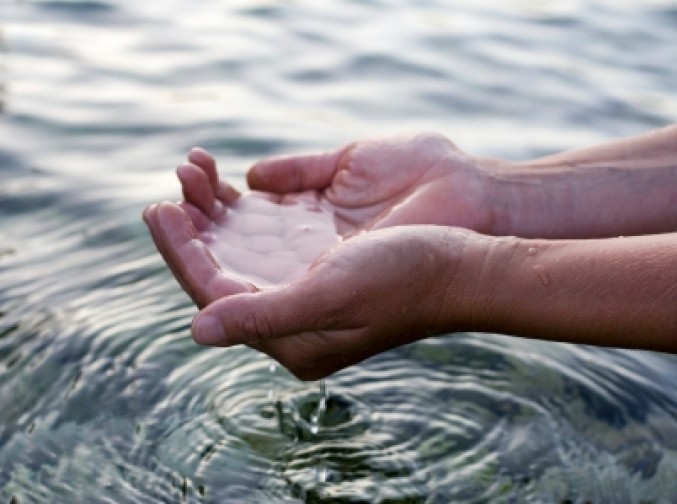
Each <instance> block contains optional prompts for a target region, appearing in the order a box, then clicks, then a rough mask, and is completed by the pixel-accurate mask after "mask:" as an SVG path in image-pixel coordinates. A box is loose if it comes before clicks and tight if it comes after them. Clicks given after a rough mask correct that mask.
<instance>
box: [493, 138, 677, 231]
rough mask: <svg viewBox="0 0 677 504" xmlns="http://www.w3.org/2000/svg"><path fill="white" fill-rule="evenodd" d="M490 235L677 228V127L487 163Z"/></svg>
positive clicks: (676, 229)
mask: <svg viewBox="0 0 677 504" xmlns="http://www.w3.org/2000/svg"><path fill="white" fill-rule="evenodd" d="M489 166H490V172H491V181H492V182H491V184H492V191H491V205H492V206H493V209H494V210H493V211H494V214H495V216H496V217H495V228H494V230H493V231H494V234H496V235H503V236H506V235H516V236H524V237H541V238H592V237H611V236H621V235H637V234H651V233H665V232H673V231H677V126H671V127H668V128H664V129H661V130H658V131H655V132H652V133H649V134H646V135H642V136H639V137H633V138H629V139H624V140H619V141H616V142H612V143H609V144H604V145H600V146H596V147H592V148H587V149H581V150H575V151H570V152H565V153H562V154H557V155H554V156H549V157H545V158H541V159H537V160H534V161H530V162H526V163H496V162H495V163H491V162H489Z"/></svg>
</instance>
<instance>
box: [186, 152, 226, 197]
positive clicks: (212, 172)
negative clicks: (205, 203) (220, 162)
mask: <svg viewBox="0 0 677 504" xmlns="http://www.w3.org/2000/svg"><path fill="white" fill-rule="evenodd" d="M188 161H190V162H191V163H192V164H194V165H195V166H197V167H198V168H201V169H202V170H203V171H204V172H205V174H206V175H207V179H208V180H209V184H210V185H211V186H212V190H213V191H214V192H216V186H217V185H218V182H219V174H218V172H217V170H216V161H215V160H214V157H213V156H212V155H211V154H210V153H209V152H207V151H206V150H204V149H202V148H200V147H194V148H192V149H191V150H190V152H189V153H188Z"/></svg>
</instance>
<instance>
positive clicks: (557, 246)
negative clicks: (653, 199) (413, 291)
mask: <svg viewBox="0 0 677 504" xmlns="http://www.w3.org/2000/svg"><path fill="white" fill-rule="evenodd" d="M456 281H457V282H461V283H462V284H463V285H464V287H460V289H462V291H461V293H459V291H453V290H450V291H449V292H450V293H451V297H448V298H447V299H445V305H446V307H447V313H449V314H451V313H453V306H454V305H456V304H457V303H458V299H456V300H455V299H454V296H456V297H457V298H458V297H459V296H461V297H463V299H464V300H466V301H467V300H468V299H470V300H472V301H473V302H472V303H471V304H470V305H471V306H473V313H472V316H471V317H470V318H468V319H467V320H469V321H470V322H469V324H470V327H469V328H468V329H470V330H474V331H481V332H498V333H503V334H510V335H515V336H524V337H533V338H539V339H548V340H557V341H565V342H573V343H583V344H594V345H603V346H615V347H625V348H641V349H648V350H659V351H666V352H672V353H677V233H669V234H662V235H652V236H640V237H629V238H612V239H595V240H571V241H568V240H567V241H549V240H528V239H519V238H512V237H510V238H492V237H484V236H481V235H477V236H476V237H474V238H473V239H471V240H469V241H468V244H467V245H466V249H465V252H464V259H463V263H462V266H461V267H460V268H459V269H458V273H457V278H456ZM464 304H465V305H467V303H464Z"/></svg>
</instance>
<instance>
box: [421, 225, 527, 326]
mask: <svg viewBox="0 0 677 504" xmlns="http://www.w3.org/2000/svg"><path fill="white" fill-rule="evenodd" d="M518 241H519V240H518V239H517V238H514V237H494V236H487V235H483V234H479V233H475V232H473V231H469V230H465V229H458V228H444V234H443V238H442V240H439V241H438V248H439V254H440V256H441V257H442V259H441V261H442V262H443V264H445V265H446V267H444V268H441V269H440V272H438V277H437V281H436V284H434V285H438V286H439V289H441V291H438V292H435V293H433V299H432V304H433V306H434V310H433V311H432V313H431V320H432V327H433V331H435V332H438V333H442V332H459V331H477V332H486V331H490V330H492V329H493V328H494V327H495V326H496V322H495V318H496V312H495V303H496V297H497V293H498V291H499V289H500V288H501V286H502V282H503V279H504V278H505V276H506V271H507V270H508V268H509V264H510V261H511V250H512V249H514V248H515V247H516V246H517V242H518Z"/></svg>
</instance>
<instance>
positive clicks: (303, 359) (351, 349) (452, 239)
mask: <svg viewBox="0 0 677 504" xmlns="http://www.w3.org/2000/svg"><path fill="white" fill-rule="evenodd" d="M145 217H146V220H147V222H148V224H149V227H150V229H151V231H152V233H153V237H154V238H155V240H156V243H157V244H158V248H159V249H160V251H161V252H162V253H163V256H164V257H165V259H166V260H167V262H168V264H169V265H170V267H171V268H172V270H173V272H174V274H175V275H176V276H177V278H178V279H179V281H180V282H181V284H182V285H183V286H184V288H185V289H186V290H187V292H189V293H191V295H192V296H193V299H195V300H196V302H197V303H198V304H199V305H201V306H204V305H206V304H208V303H210V304H208V306H207V307H206V308H204V309H203V310H202V311H201V312H200V314H198V316H197V317H196V319H195V320H194V322H193V330H192V332H193V337H194V339H195V340H196V341H197V342H198V343H201V344H205V345H213V346H231V345H236V344H246V345H248V346H250V347H253V348H256V349H258V350H260V351H262V352H264V353H266V354H268V355H270V356H271V357H272V358H273V359H275V360H277V361H278V362H280V363H281V364H282V365H283V366H285V367H286V368H288V369H289V370H290V371H291V372H292V373H294V374H295V375H296V376H297V377H299V378H301V379H305V380H311V379H318V378H322V377H324V376H327V375H329V374H331V373H333V372H335V371H337V370H339V369H342V368H344V367H347V366H350V365H352V364H355V363H356V362H359V361H361V360H363V359H366V358H368V357H370V356H372V355H375V354H377V353H380V352H383V351H385V350H387V349H390V348H393V347H396V346H399V345H402V344H405V343H409V342H411V341H414V340H416V339H419V338H422V337H425V336H429V335H430V334H432V333H434V332H439V331H440V330H441V329H442V328H441V327H440V326H439V325H438V320H440V318H441V315H440V314H439V313H438V311H439V310H441V307H442V306H444V305H445V303H444V302H441V301H442V299H444V298H445V296H448V295H449V291H450V290H451V289H450V285H454V283H453V277H454V275H455V272H456V271H457V270H458V266H459V263H460V258H461V253H462V251H463V250H464V244H465V241H466V239H467V238H468V235H469V234H470V232H468V231H463V230H452V229H449V228H443V227H437V226H409V227H406V228H398V229H394V228H390V229H383V230H376V231H373V232H369V233H364V234H361V235H360V236H356V237H355V238H352V239H350V240H347V241H345V242H342V243H340V244H339V245H337V246H336V247H334V248H333V249H332V250H331V251H330V252H327V253H326V254H324V255H322V256H321V257H320V258H318V259H317V261H316V262H315V263H314V264H313V265H312V266H311V268H310V269H309V270H308V272H307V273H306V274H305V275H304V276H303V277H302V278H300V279H298V280H296V281H294V282H292V283H290V284H288V285H284V286H281V287H273V288H268V289H263V290H258V289H257V288H256V287H254V286H253V285H251V284H249V283H248V282H245V281H242V280H241V279H238V278H237V277H235V276H233V275H228V274H226V273H225V272H224V271H223V270H222V269H221V268H219V267H218V265H217V264H216V262H215V261H214V259H213V257H212V255H211V253H210V252H209V250H208V249H207V248H206V247H205V246H204V244H203V243H202V242H201V241H199V239H198V237H197V231H196V229H195V227H194V225H193V222H192V221H191V220H190V219H189V218H188V215H187V214H186V213H185V212H184V210H183V209H182V208H181V207H179V206H178V205H174V204H171V203H162V204H159V205H156V206H153V207H150V208H149V209H148V210H147V211H146V213H145ZM412 300H415V302H412ZM457 305H458V306H457V314H458V316H457V320H456V323H457V328H458V329H460V328H463V327H465V325H464V324H465V321H466V320H467V316H466V315H467V311H466V308H465V306H466V305H464V304H463V303H461V302H459V303H457ZM444 319H445V322H444V324H445V325H444V328H443V329H445V330H448V329H449V328H450V327H451V326H450V324H449V322H448V320H449V314H448V313H446V314H445V315H444ZM452 328H453V327H452Z"/></svg>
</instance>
